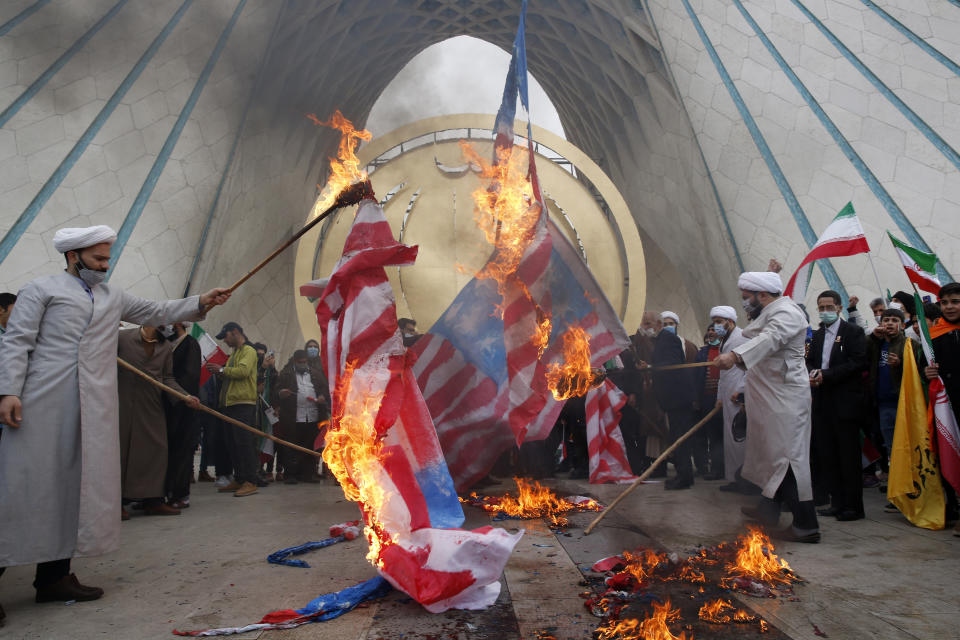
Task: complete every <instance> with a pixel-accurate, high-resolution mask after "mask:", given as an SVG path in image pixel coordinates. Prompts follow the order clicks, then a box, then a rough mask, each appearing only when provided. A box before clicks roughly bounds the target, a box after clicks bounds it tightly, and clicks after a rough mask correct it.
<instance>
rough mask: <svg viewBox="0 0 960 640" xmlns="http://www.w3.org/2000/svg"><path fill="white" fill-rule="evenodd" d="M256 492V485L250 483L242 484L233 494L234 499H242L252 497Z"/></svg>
mask: <svg viewBox="0 0 960 640" xmlns="http://www.w3.org/2000/svg"><path fill="white" fill-rule="evenodd" d="M256 492H257V485H255V484H253V483H252V482H244V483H243V484H242V485H240V487H239V488H238V489H237V490H236V491H234V492H233V496H234V497H235V498H243V497H245V496H252V495H253V494H255V493H256Z"/></svg>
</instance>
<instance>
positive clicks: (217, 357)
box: [190, 322, 229, 387]
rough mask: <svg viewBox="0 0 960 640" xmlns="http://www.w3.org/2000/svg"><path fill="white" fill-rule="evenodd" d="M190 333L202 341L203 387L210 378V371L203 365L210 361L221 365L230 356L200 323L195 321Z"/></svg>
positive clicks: (201, 380)
mask: <svg viewBox="0 0 960 640" xmlns="http://www.w3.org/2000/svg"><path fill="white" fill-rule="evenodd" d="M190 335H191V336H193V337H194V338H195V339H196V340H197V342H199V343H200V359H201V360H202V362H201V366H200V386H201V387H202V386H203V385H205V384H206V383H207V380H209V379H210V372H209V371H207V368H206V367H204V366H203V365H205V364H207V363H208V362H212V363H214V364H218V365H220V366H221V367H222V366H223V365H225V364H227V359H228V358H229V356H227V354H225V353H224V352H223V350H222V349H221V348H220V346H219V345H218V344H217V341H216V340H214V339H213V338H211V337H210V334H209V333H207V332H206V331H204V330H203V327H201V326H200V325H199V324H198V323H196V322H194V323H193V327H192V328H191V329H190Z"/></svg>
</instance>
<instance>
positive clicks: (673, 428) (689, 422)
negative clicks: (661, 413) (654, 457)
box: [667, 409, 695, 481]
mask: <svg viewBox="0 0 960 640" xmlns="http://www.w3.org/2000/svg"><path fill="white" fill-rule="evenodd" d="M667 420H669V421H670V439H671V444H672V443H673V442H676V441H677V439H678V438H679V437H680V436H682V435H683V434H685V433H686V432H687V431H689V430H690V427H692V426H693V425H694V423H695V421H694V412H693V409H671V410H670V411H667ZM691 455H692V449H691V444H690V440H689V439H688V440H686V441H685V442H683V443H682V444H681V445H680V446H679V447H677V449H676V450H675V451H674V452H673V466H674V468H676V470H677V478H678V479H680V480H691V481H692V480H693V460H692V459H691V457H690V456H691Z"/></svg>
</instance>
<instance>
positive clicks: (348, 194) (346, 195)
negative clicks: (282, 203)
mask: <svg viewBox="0 0 960 640" xmlns="http://www.w3.org/2000/svg"><path fill="white" fill-rule="evenodd" d="M372 195H373V188H372V187H371V186H370V182H369V181H368V180H367V181H364V182H355V183H353V184H352V185H350V186H349V187H347V188H346V189H344V190H343V191H341V192H340V193H339V194H338V195H337V199H336V200H334V202H333V204H332V205H330V206H329V207H328V208H327V209H326V210H325V211H324V212H323V213H321V214H320V215H318V216H317V217H316V218H314V219H313V220H311V221H310V222H308V223H307V224H305V225H304V226H303V228H302V229H300V231H297V232H296V233H295V234H293V236H291V237H290V239H289V240H287V241H286V242H284V243H283V244H282V245H280V246H279V247H277V248H276V249H275V250H274V251H273V253H271V254H270V255H268V256H267V257H266V258H264V259H263V260H261V261H260V264H258V265H257V266H255V267H254V268H253V269H251V270H250V271H248V272H247V273H246V274H245V275H244V276H243V277H242V278H240V279H239V280H237V281H236V282H234V283H233V284H232V285H231V286H230V288H229V289H227V291H228V292H230V293H233V292H234V291H235V290H236V289H237V287H239V286H240V285H242V284H243V283H244V282H246V281H247V280H249V279H250V278H252V277H253V276H254V275H255V274H256V273H257V272H258V271H260V270H261V269H263V268H264V267H265V266H267V265H268V264H270V262H271V261H272V260H273V259H274V258H276V257H277V256H278V255H280V254H281V253H283V252H284V251H285V250H286V249H287V248H288V247H290V245H292V244H293V243H294V242H296V241H297V240H299V239H300V238H302V237H303V236H304V235H306V234H307V232H308V231H310V230H311V229H313V228H314V227H315V226H317V225H318V224H320V223H321V222H322V221H323V220H324V219H325V218H326V217H327V216H329V215H330V214H331V213H333V212H334V211H336V210H337V209H340V208H342V207H347V206H350V205H352V204H357V203H358V202H360V201H361V200H362V199H363V198H364V197H366V196H372ZM207 311H209V307H208V308H207Z"/></svg>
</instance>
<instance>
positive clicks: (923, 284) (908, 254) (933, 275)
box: [887, 231, 941, 294]
mask: <svg viewBox="0 0 960 640" xmlns="http://www.w3.org/2000/svg"><path fill="white" fill-rule="evenodd" d="M887 235H888V236H890V242H892V243H893V248H894V249H896V250H897V255H898V256H900V262H902V263H903V269H904V270H905V271H906V272H907V277H908V278H910V282H912V283H913V284H915V285H917V289H920V290H921V291H927V292H929V293H933V294H936V293H938V292H939V291H940V286H941V285H940V280H939V278H937V255H936V254H935V253H926V252H924V251H920V250H919V249H914V248H913V247H911V246H910V245H908V244H906V243H904V242H901V241H899V240H897V239H896V238H894V237H893V234H892V233H890V232H889V231H887Z"/></svg>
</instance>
